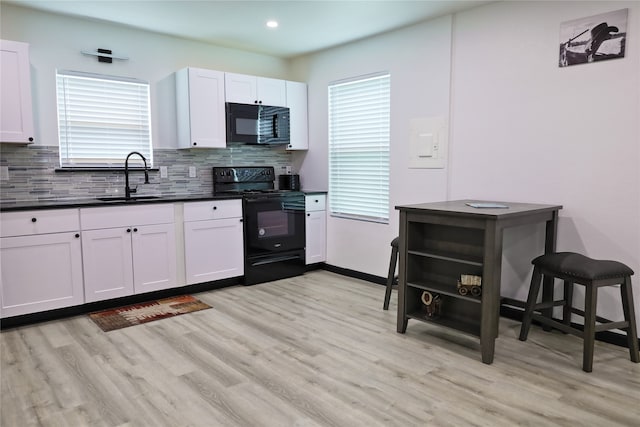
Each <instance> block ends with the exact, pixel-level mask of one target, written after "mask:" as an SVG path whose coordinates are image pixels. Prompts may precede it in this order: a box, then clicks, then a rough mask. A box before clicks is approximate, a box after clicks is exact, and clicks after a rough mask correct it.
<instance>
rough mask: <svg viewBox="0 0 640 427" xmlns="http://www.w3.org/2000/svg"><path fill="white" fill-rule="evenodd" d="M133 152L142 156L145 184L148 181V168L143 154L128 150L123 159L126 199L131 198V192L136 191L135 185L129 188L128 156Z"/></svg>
mask: <svg viewBox="0 0 640 427" xmlns="http://www.w3.org/2000/svg"><path fill="white" fill-rule="evenodd" d="M134 154H137V155H138V156H140V158H142V161H143V162H144V183H145V184H148V183H149V173H148V172H147V169H148V168H147V159H145V158H144V156H143V155H142V154H140V153H138V152H137V151H132V152H130V153H129V154H128V155H127V158H126V159H125V161H124V197H125V199H127V200H128V199H130V198H131V193H135V192H137V191H138V188H137V187H136V188H129V157H131V156H132V155H134Z"/></svg>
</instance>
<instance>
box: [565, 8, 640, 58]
mask: <svg viewBox="0 0 640 427" xmlns="http://www.w3.org/2000/svg"><path fill="white" fill-rule="evenodd" d="M628 13H629V12H628V9H620V10H616V11H613V12H607V13H602V14H600V15H594V16H589V17H586V18H580V19H574V20H572V21H566V22H563V23H562V24H560V59H559V65H560V67H568V66H570V65H577V64H587V63H591V62H595V61H604V60H607V59H616V58H624V49H625V44H626V40H627V15H628Z"/></svg>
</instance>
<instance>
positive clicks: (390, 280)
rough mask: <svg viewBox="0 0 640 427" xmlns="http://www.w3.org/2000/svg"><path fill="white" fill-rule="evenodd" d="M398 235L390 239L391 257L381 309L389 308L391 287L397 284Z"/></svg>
mask: <svg viewBox="0 0 640 427" xmlns="http://www.w3.org/2000/svg"><path fill="white" fill-rule="evenodd" d="M398 239H399V238H398V237H396V238H395V239H393V240H392V241H391V259H390V260H389V273H388V274H387V290H386V291H385V293H384V305H383V306H382V309H383V310H388V309H389V300H390V299H391V288H393V285H394V284H396V285H397V284H398V279H397V278H396V264H397V263H398Z"/></svg>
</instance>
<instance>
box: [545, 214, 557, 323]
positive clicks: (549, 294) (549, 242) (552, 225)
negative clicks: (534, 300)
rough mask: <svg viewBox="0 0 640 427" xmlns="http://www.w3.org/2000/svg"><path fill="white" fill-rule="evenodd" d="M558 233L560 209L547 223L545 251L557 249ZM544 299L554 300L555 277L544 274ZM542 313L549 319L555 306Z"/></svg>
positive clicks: (547, 252) (550, 251) (549, 251)
mask: <svg viewBox="0 0 640 427" xmlns="http://www.w3.org/2000/svg"><path fill="white" fill-rule="evenodd" d="M557 234H558V211H554V212H553V216H552V218H551V219H550V220H549V221H547V223H546V230H545V240H544V253H545V254H550V253H553V252H555V251H556V236H557ZM542 301H544V302H548V301H553V278H552V277H547V276H544V278H543V280H542ZM541 314H542V315H543V316H545V317H547V318H549V319H551V318H552V317H553V307H551V308H545V309H542V310H541ZM542 329H543V330H544V331H547V332H549V331H550V330H551V329H552V328H551V326H548V325H543V326H542Z"/></svg>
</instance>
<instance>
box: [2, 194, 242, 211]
mask: <svg viewBox="0 0 640 427" xmlns="http://www.w3.org/2000/svg"><path fill="white" fill-rule="evenodd" d="M99 197H100V198H104V199H107V198H109V197H110V196H108V195H105V196H99ZM139 197H140V199H138V200H135V199H134V200H123V198H122V197H120V198H117V196H113V198H112V199H111V200H100V199H98V198H97V197H93V198H91V197H87V198H69V199H48V200H32V201H16V202H6V201H2V202H0V212H11V211H27V210H34V209H69V208H88V207H101V206H133V205H139V204H141V203H144V204H148V203H175V202H199V201H207V200H230V199H241V198H242V197H241V196H213V195H207V194H184V195H179V194H171V195H166V196H153V197H154V198H152V199H149V198H144V197H145V195H142V194H141V195H140V196H139ZM147 197H148V196H147Z"/></svg>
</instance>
